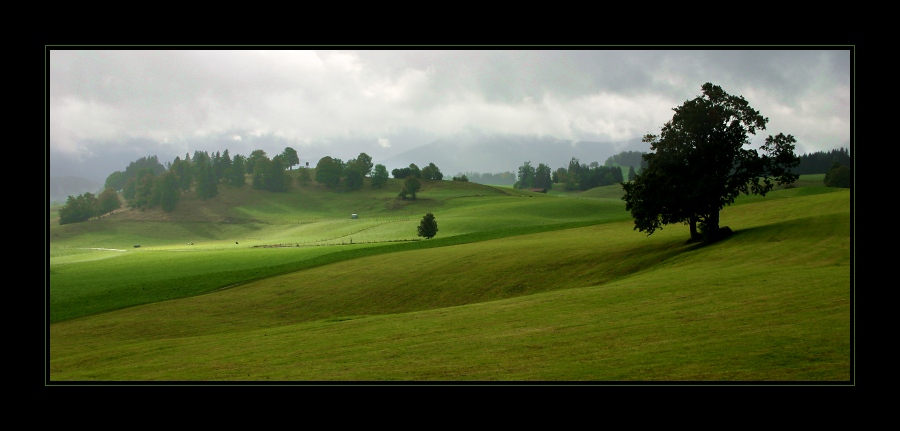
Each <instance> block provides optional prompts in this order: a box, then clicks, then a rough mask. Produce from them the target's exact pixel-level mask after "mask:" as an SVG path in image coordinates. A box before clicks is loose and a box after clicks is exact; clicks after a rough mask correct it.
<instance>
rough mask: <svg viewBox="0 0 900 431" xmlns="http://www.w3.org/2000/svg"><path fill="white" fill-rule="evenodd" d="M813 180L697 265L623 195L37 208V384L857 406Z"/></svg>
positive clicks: (349, 195) (845, 278)
mask: <svg viewBox="0 0 900 431" xmlns="http://www.w3.org/2000/svg"><path fill="white" fill-rule="evenodd" d="M293 174H295V175H296V171H294V172H293ZM822 177H823V176H822V175H804V176H802V177H801V178H800V180H799V181H798V182H797V183H795V187H792V188H778V189H776V190H774V191H772V192H770V193H768V194H767V195H766V196H765V197H759V196H741V197H740V198H738V200H737V201H736V202H735V204H733V205H731V206H728V207H726V208H725V209H724V210H723V211H722V213H721V225H722V226H729V227H730V228H731V229H732V230H733V231H734V235H732V236H731V237H729V238H727V239H725V240H722V241H720V242H717V243H714V244H711V245H700V244H696V243H688V242H687V239H688V237H689V235H688V228H687V227H686V226H683V225H668V226H665V227H664V228H663V229H662V230H660V231H657V232H655V233H654V234H653V235H651V236H647V235H646V234H645V233H641V232H638V231H636V230H633V229H632V227H633V220H632V218H631V215H630V213H629V212H628V211H626V210H625V204H624V202H623V201H622V200H621V196H622V189H621V186H619V185H615V186H607V187H600V188H596V189H592V190H588V191H585V192H565V191H557V190H550V191H549V192H548V193H547V194H542V193H533V192H527V191H521V190H515V189H512V188H510V187H501V186H489V185H480V184H475V183H467V182H455V181H423V187H422V190H421V191H420V192H419V193H418V196H417V197H418V198H417V199H415V200H411V199H406V200H400V199H398V198H397V193H398V192H399V191H400V189H401V187H402V183H401V181H400V180H395V179H390V180H388V182H387V184H385V186H384V187H383V188H381V189H372V188H370V187H369V186H368V183H367V184H366V186H364V187H363V189H361V190H358V191H353V192H346V191H341V190H337V191H335V190H328V189H326V188H324V187H323V186H321V185H319V184H317V183H315V182H314V181H310V182H309V183H307V184H299V183H295V184H294V185H293V186H291V187H290V188H289V190H288V191H287V192H285V193H272V192H266V191H257V190H253V189H252V188H251V187H249V186H246V187H244V188H241V189H233V188H228V187H225V186H220V187H219V195H218V196H215V197H214V198H211V199H207V200H206V201H200V200H199V199H196V198H194V197H193V196H192V193H188V194H185V195H184V196H183V197H182V199H181V202H179V204H178V206H177V208H176V210H175V211H173V212H171V213H166V212H164V211H162V210H160V209H148V210H145V211H140V210H132V209H125V210H121V211H119V212H116V213H113V214H108V215H106V216H103V217H101V218H99V219H95V220H90V221H87V222H83V223H73V224H67V225H62V226H60V225H59V223H58V219H57V218H56V213H55V211H57V210H58V208H54V207H52V206H51V207H50V208H49V218H48V230H47V261H46V268H47V277H46V289H45V290H46V293H45V298H46V321H47V325H46V336H47V343H46V346H47V347H46V358H47V378H46V379H47V384H57V383H59V384H72V383H75V384H78V383H83V384H97V383H101V384H102V383H106V382H116V383H126V384H129V383H131V384H134V383H144V382H177V383H181V384H199V383H203V382H262V383H265V382H292V383H296V384H310V383H328V382H363V383H373V382H374V383H379V382H384V383H388V382H393V383H396V382H426V383H429V382H430V383H435V384H439V383H443V382H450V383H465V382H489V383H495V384H502V383H507V382H531V383H540V382H555V383H563V384H565V383H568V382H573V383H574V382H596V383H598V384H609V383H623V382H624V383H625V384H628V383H637V382H642V383H646V382H665V383H672V382H676V383H677V382H691V383H693V382H700V383H706V382H716V383H723V382H724V383H732V384H741V383H748V382H750V383H762V384H768V383H781V382H787V383H800V384H805V383H826V384H828V383H830V384H839V385H844V384H852V383H853V374H854V373H853V369H852V359H853V357H854V351H853V343H852V340H853V325H852V323H853V308H852V298H853V295H854V292H853V278H852V277H853V272H852V268H853V265H852V259H853V258H852V255H853V247H852V235H851V231H852V216H851V214H852V200H851V192H850V190H849V189H839V188H828V187H824V186H822ZM367 181H368V180H367ZM426 213H432V214H434V216H435V219H436V221H437V224H438V229H439V230H438V233H437V236H435V237H434V238H432V239H427V240H426V239H423V238H421V237H418V236H417V234H416V232H417V231H416V227H417V226H418V224H419V221H420V220H421V219H422V217H423V216H424V215H425V214H426ZM351 214H358V218H357V219H352V218H351ZM135 245H140V247H135Z"/></svg>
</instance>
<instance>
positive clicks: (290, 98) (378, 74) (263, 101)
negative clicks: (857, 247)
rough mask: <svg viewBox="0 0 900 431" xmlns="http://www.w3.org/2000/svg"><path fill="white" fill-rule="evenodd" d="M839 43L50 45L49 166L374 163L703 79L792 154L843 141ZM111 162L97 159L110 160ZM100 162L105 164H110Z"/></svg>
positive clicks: (616, 135) (644, 102)
mask: <svg viewBox="0 0 900 431" xmlns="http://www.w3.org/2000/svg"><path fill="white" fill-rule="evenodd" d="M850 61H851V58H850V50H849V48H847V49H844V50H818V49H804V50H778V49H774V50H747V49H722V50H660V49H655V50H643V49H635V50H603V49H600V50H594V49H577V50H406V51H404V50H358V51H345V50H322V51H307V50H293V49H291V50H288V49H278V50H268V51H258V50H199V51H191V50H177V49H175V50H131V49H127V50H70V49H64V48H63V49H51V50H50V62H49V75H48V77H49V81H48V85H49V93H50V97H49V104H50V105H49V112H50V118H49V131H50V134H49V153H50V169H51V175H54V173H56V174H65V175H71V174H83V173H84V172H91V173H92V174H93V178H98V177H99V180H100V181H102V180H103V179H105V177H106V176H107V175H108V174H109V173H111V172H112V171H113V170H122V169H124V168H125V166H127V164H128V163H129V162H130V161H133V160H136V159H137V158H140V157H143V156H151V155H156V156H158V158H159V159H160V161H162V162H164V163H165V162H169V161H172V160H173V159H174V158H175V157H176V156H180V157H183V156H184V154H185V153H190V154H193V152H194V151H195V150H200V151H209V152H215V151H224V150H225V149H228V150H229V152H230V153H231V154H244V155H248V154H249V153H250V152H251V151H253V150H255V149H262V150H264V151H266V152H267V153H268V154H270V155H274V154H277V153H279V152H281V151H282V150H283V149H284V147H286V146H291V147H293V148H295V149H296V150H297V151H298V153H300V155H301V158H302V157H304V155H305V156H306V157H307V158H308V159H309V160H311V161H312V163H315V161H317V160H318V159H319V158H321V157H322V156H325V155H331V156H334V157H339V158H343V159H348V158H352V157H355V156H356V155H358V154H359V153H360V152H366V153H368V154H370V155H371V156H373V158H374V159H375V160H376V161H377V160H378V159H379V158H388V157H390V156H392V155H396V154H400V153H402V152H404V151H408V150H410V149H412V148H415V147H417V146H422V145H426V144H429V143H431V142H434V141H435V140H437V139H440V138H441V137H445V136H450V135H453V134H457V133H459V132H461V131H466V130H480V131H483V132H486V133H487V132H497V133H502V134H524V135H534V136H551V137H555V138H558V139H562V140H571V141H578V140H583V141H601V142H603V141H625V140H630V139H634V138H635V137H639V136H641V135H643V134H645V133H656V132H658V131H659V128H660V127H661V126H662V125H663V124H664V123H665V122H666V121H667V120H669V119H670V118H671V115H672V111H671V110H672V108H674V107H675V106H678V105H680V104H681V103H683V102H684V101H685V100H688V99H691V98H693V97H695V96H697V95H699V94H700V86H701V85H702V84H703V83H705V82H712V83H714V84H716V85H720V86H722V87H723V88H724V89H725V91H728V92H729V93H731V94H737V95H743V96H744V97H745V98H746V99H747V100H748V101H749V102H750V104H751V106H753V107H754V108H755V109H757V110H759V111H760V112H761V113H762V114H763V115H765V116H767V117H769V119H770V123H769V128H768V130H766V131H764V132H763V134H762V135H763V136H762V137H761V138H760V139H762V138H763V137H764V136H766V135H768V134H770V132H771V134H774V133H778V132H784V133H791V134H793V135H794V136H795V137H797V139H798V150H799V151H800V152H812V151H828V150H831V149H833V148H838V147H840V146H843V147H845V148H846V147H848V146H849V141H850V115H851V114H850V113H851V103H852V101H851V81H850V69H851V64H850ZM110 167H113V168H110ZM110 169H111V170H110Z"/></svg>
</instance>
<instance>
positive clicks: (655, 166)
mask: <svg viewBox="0 0 900 431" xmlns="http://www.w3.org/2000/svg"><path fill="white" fill-rule="evenodd" d="M701 88H702V90H703V95H701V96H698V97H696V98H694V99H692V100H688V101H686V102H684V104H682V105H681V106H678V107H676V108H673V110H674V111H675V114H674V115H673V117H672V120H670V121H668V122H667V123H666V124H665V125H664V126H663V127H662V130H661V133H660V135H659V136H656V135H652V134H648V135H646V136H644V142H649V143H650V144H651V146H650V148H651V150H652V151H653V152H651V153H648V154H645V155H644V156H643V158H644V160H646V162H647V167H646V169H644V170H643V171H642V172H641V173H640V174H639V175H636V176H635V178H634V180H633V181H631V182H628V183H623V184H622V187H623V189H624V191H625V195H624V196H623V197H622V199H623V200H624V201H625V203H626V209H627V210H629V211H631V214H632V216H633V217H634V223H635V226H634V229H635V230H639V231H641V232H647V234H648V235H650V234H652V233H653V232H654V231H655V230H656V229H661V228H662V226H663V225H666V224H671V223H688V224H689V226H690V232H691V239H692V240H698V239H701V238H702V239H703V240H705V241H707V242H711V241H714V240H716V239H718V238H719V237H720V236H722V235H724V234H726V233H727V232H728V231H729V230H728V229H727V228H724V229H720V227H719V211H721V210H722V208H724V207H725V206H726V205H730V204H732V203H733V202H734V199H735V198H736V197H737V196H739V195H740V194H741V193H744V194H748V195H749V194H757V195H761V196H765V195H766V193H767V192H769V191H770V190H772V188H773V187H774V184H772V181H771V179H774V180H775V181H776V182H777V183H778V184H789V183H792V182H794V181H796V180H797V178H798V175H796V174H793V173H792V172H791V168H793V167H795V166H797V164H798V163H799V158H798V157H797V156H796V155H795V154H794V144H795V143H796V140H795V139H794V137H793V136H791V135H784V134H782V133H779V134H778V135H776V136H771V135H770V136H769V137H768V138H766V140H765V144H764V145H762V147H761V148H760V150H762V155H760V154H759V153H758V152H757V150H755V149H752V148H745V147H746V146H748V145H750V144H751V142H750V140H749V135H755V134H756V130H764V129H765V128H766V123H767V122H768V121H769V119H768V118H766V117H763V116H762V115H760V114H759V112H758V111H756V110H754V109H753V108H751V107H750V105H749V103H748V102H747V101H746V100H745V99H744V98H743V96H732V95H729V94H728V93H726V92H725V91H724V90H722V88H721V87H719V86H716V85H713V84H711V83H706V84H704V85H703V86H702V87H701Z"/></svg>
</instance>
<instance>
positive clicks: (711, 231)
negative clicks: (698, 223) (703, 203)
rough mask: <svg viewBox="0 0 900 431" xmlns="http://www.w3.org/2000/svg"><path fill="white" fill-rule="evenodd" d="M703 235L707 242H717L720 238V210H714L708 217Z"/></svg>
mask: <svg viewBox="0 0 900 431" xmlns="http://www.w3.org/2000/svg"><path fill="white" fill-rule="evenodd" d="M703 236H704V237H705V238H704V239H705V241H706V242H715V241H718V240H719V237H720V236H721V232H719V211H718V210H716V211H713V212H711V213H710V214H709V215H708V216H707V217H706V222H705V224H704V226H703Z"/></svg>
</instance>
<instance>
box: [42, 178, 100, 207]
mask: <svg viewBox="0 0 900 431" xmlns="http://www.w3.org/2000/svg"><path fill="white" fill-rule="evenodd" d="M101 192H103V183H99V182H97V181H94V180H89V179H86V178H81V177H74V176H65V177H50V179H49V182H48V183H47V195H48V196H47V197H48V198H49V202H60V203H66V201H67V200H68V199H69V196H78V195H82V194H85V193H93V194H95V195H99V194H100V193H101Z"/></svg>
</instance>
